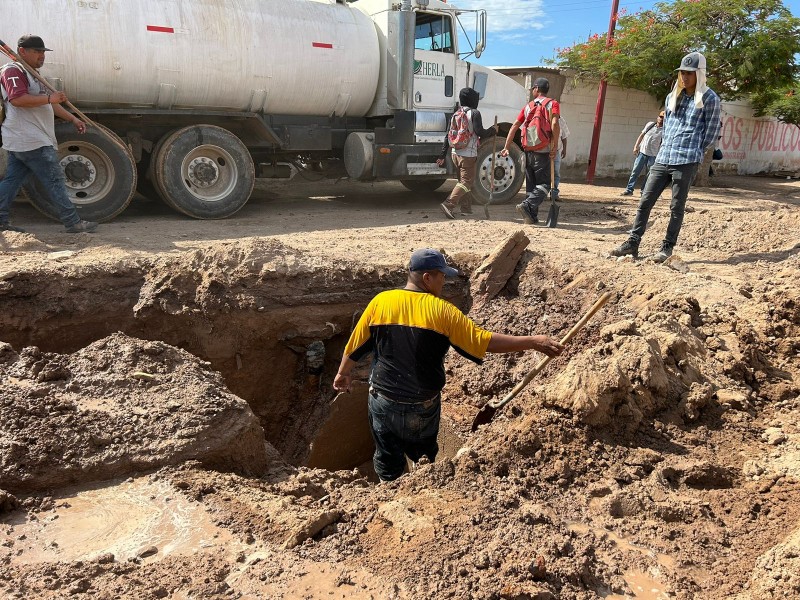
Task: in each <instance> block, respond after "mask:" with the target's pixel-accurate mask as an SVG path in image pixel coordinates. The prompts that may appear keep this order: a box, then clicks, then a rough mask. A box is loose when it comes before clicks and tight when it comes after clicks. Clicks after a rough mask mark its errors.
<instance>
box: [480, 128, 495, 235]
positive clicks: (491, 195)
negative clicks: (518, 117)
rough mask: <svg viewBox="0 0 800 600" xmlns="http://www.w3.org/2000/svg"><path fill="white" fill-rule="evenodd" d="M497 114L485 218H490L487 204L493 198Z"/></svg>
mask: <svg viewBox="0 0 800 600" xmlns="http://www.w3.org/2000/svg"><path fill="white" fill-rule="evenodd" d="M496 150H497V115H495V116H494V135H493V136H492V172H491V173H489V200H487V201H486V204H484V205H483V214H484V215H485V216H486V218H487V219H490V218H491V217H490V216H489V205H490V204H491V203H492V200H494V160H495V157H496V155H497V153H496Z"/></svg>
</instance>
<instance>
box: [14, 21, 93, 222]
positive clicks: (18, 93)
mask: <svg viewBox="0 0 800 600" xmlns="http://www.w3.org/2000/svg"><path fill="white" fill-rule="evenodd" d="M49 50H50V49H49V48H45V46H44V42H43V41H42V38H40V37H39V36H37V35H23V36H22V37H21V38H19V42H17V54H18V55H19V57H20V58H21V59H22V60H23V61H25V64H27V65H28V67H30V68H31V69H34V70H38V69H40V68H41V67H42V65H43V64H44V53H45V52H47V51H49ZM0 95H1V96H2V101H3V107H4V109H5V111H6V118H5V120H4V121H3V126H2V134H3V149H5V150H7V151H8V169H7V170H6V176H5V178H4V179H3V180H2V181H0V231H23V230H22V229H20V228H19V227H13V226H12V225H10V224H9V222H8V220H9V216H10V211H11V203H12V202H13V201H14V198H15V197H16V195H17V192H19V189H20V188H21V187H22V184H23V183H24V182H25V180H26V179H27V178H28V177H29V176H30V175H31V174H32V175H33V176H34V177H36V178H37V179H38V180H39V182H40V183H41V184H42V187H43V188H44V190H45V193H46V195H47V196H48V199H49V200H50V201H51V202H52V203H53V205H54V206H55V208H56V209H57V211H58V216H59V218H60V219H61V222H62V223H64V227H65V228H66V231H67V233H80V232H90V231H94V230H95V228H97V223H93V222H92V221H83V220H81V218H80V216H79V215H78V211H76V210H75V206H74V205H73V204H72V202H71V201H70V199H69V195H68V194H67V188H66V183H65V181H64V170H63V169H62V167H61V164H60V162H59V159H58V155H57V154H56V147H57V145H58V143H57V141H56V134H55V124H54V117H59V118H61V119H64V120H65V121H69V122H71V123H72V124H74V125H75V129H76V130H77V131H78V133H85V132H86V124H85V123H84V122H83V121H81V120H80V119H78V118H77V117H75V116H74V115H72V114H70V113H69V112H67V111H66V110H65V109H64V108H63V107H61V106H60V105H61V103H62V102H66V101H67V96H66V94H64V92H55V93H52V92H49V91H48V90H47V89H46V88H45V87H44V86H43V85H42V84H40V83H39V82H38V81H36V80H35V79H34V78H33V77H31V76H29V75H28V73H27V71H26V70H25V69H24V68H23V67H22V65H20V64H18V63H15V62H14V63H8V64H6V65H3V67H2V69H0Z"/></svg>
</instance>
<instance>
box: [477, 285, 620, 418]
mask: <svg viewBox="0 0 800 600" xmlns="http://www.w3.org/2000/svg"><path fill="white" fill-rule="evenodd" d="M609 299H611V292H606V293H605V294H603V295H602V296H600V297H599V298H598V299H597V301H596V302H595V303H594V304H593V305H592V307H591V308H590V309H589V310H588V312H587V313H586V314H585V315H583V318H581V320H580V321H578V322H577V323H575V325H574V326H573V327H572V329H570V330H569V331H568V332H567V335H565V336H564V337H563V338H561V344H562V345H567V344H568V343H569V342H570V340H572V338H574V337H575V335H576V334H577V333H578V332H579V331H580V330H581V329H583V328H584V327H585V326H586V324H587V323H588V322H589V321H590V320H591V318H592V317H593V316H594V315H595V314H596V313H597V311H598V310H600V309H601V308H603V306H604V305H605V303H606V302H608V301H609ZM551 360H553V359H552V358H550V357H549V356H546V357H545V358H544V359H542V360H541V361H540V362H539V364H538V365H536V366H535V367H534V368H533V369H531V370H530V371H528V374H527V375H525V377H524V378H523V379H522V381H520V382H519V383H518V384H517V385H515V386H514V389H513V390H511V391H510V392H509V393H508V394H506V396H505V397H504V398H503V399H502V400H498V401H497V402H490V403H489V404H491V405H492V406H494V407H495V408H502V407H503V406H505V405H506V404H508V403H509V402H510V401H511V400H512V399H513V398H514V397H515V396H516V395H517V394H519V393H520V392H521V391H522V389H523V388H524V387H525V386H526V385H528V384H529V383H530V382H531V379H533V378H534V377H536V376H537V375H538V374H539V373H540V372H541V371H542V369H544V368H545V367H546V366H547V365H548V364H550V361H551Z"/></svg>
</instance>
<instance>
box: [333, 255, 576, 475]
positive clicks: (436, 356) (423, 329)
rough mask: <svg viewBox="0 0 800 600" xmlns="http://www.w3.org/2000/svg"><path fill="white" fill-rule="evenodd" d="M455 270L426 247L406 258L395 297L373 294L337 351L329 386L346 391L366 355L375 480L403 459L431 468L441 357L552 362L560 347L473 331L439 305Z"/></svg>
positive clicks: (537, 338)
mask: <svg viewBox="0 0 800 600" xmlns="http://www.w3.org/2000/svg"><path fill="white" fill-rule="evenodd" d="M457 274H458V271H457V270H456V269H453V268H452V267H448V266H447V262H446V261H445V258H444V256H443V255H442V254H441V253H440V252H437V251H436V250H433V249H431V248H426V249H423V250H417V251H416V252H414V253H413V254H412V255H411V261H410V263H409V274H408V281H407V282H406V286H405V288H403V289H401V290H390V291H387V292H381V293H380V294H378V295H377V296H375V297H374V298H373V299H372V301H371V302H370V303H369V304H368V305H367V308H366V309H365V310H364V313H363V314H362V315H361V318H360V319H359V321H358V324H357V325H356V327H355V329H354V330H353V333H352V334H351V336H350V340H349V341H348V342H347V346H346V347H345V349H344V354H343V356H342V362H341V365H340V366H339V372H338V373H337V374H336V379H334V382H333V387H334V388H336V389H337V390H340V391H344V390H349V389H350V384H351V380H350V372H351V371H352V369H353V367H354V366H355V364H356V363H357V362H358V361H359V360H360V359H361V358H363V357H364V356H366V355H367V354H370V353H372V354H373V361H372V372H371V374H370V392H369V420H370V428H371V430H372V437H373V439H374V441H375V456H374V464H375V472H376V473H377V474H378V477H380V478H381V480H383V481H391V480H393V479H397V478H398V477H400V475H402V473H403V468H404V466H405V456H408V457H409V458H410V459H411V460H412V461H414V462H417V461H418V460H419V459H420V458H421V457H422V456H427V457H428V459H430V460H431V461H433V460H434V459H435V458H436V454H437V452H438V451H439V446H438V444H437V443H436V436H437V434H438V432H439V419H440V414H441V391H442V388H443V387H444V384H445V373H444V356H445V354H447V351H448V350H449V349H450V346H452V347H453V348H454V349H455V350H456V352H458V353H459V354H461V355H462V356H464V357H465V358H468V359H470V360H472V361H474V362H476V363H478V364H481V363H482V362H483V357H484V355H485V354H486V353H487V352H520V351H524V350H538V351H539V352H542V353H544V354H546V355H547V356H557V355H558V354H561V352H562V351H563V346H561V344H559V343H558V342H557V341H556V340H554V339H552V338H549V337H547V336H544V335H534V336H529V335H504V334H501V333H492V332H490V331H485V330H484V329H481V328H480V327H478V326H477V325H475V323H474V322H473V321H472V320H471V319H469V318H468V317H467V316H465V315H464V314H463V313H462V312H461V311H460V310H458V308H456V307H455V306H454V305H452V304H451V303H449V302H447V301H446V300H442V299H441V298H440V296H441V293H442V288H444V281H445V277H446V276H448V275H449V276H453V275H457Z"/></svg>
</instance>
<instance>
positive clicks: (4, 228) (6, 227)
mask: <svg viewBox="0 0 800 600" xmlns="http://www.w3.org/2000/svg"><path fill="white" fill-rule="evenodd" d="M0 231H16V232H17V233H25V230H24V229H22V228H21V227H14V226H13V225H9V224H8V223H0Z"/></svg>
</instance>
